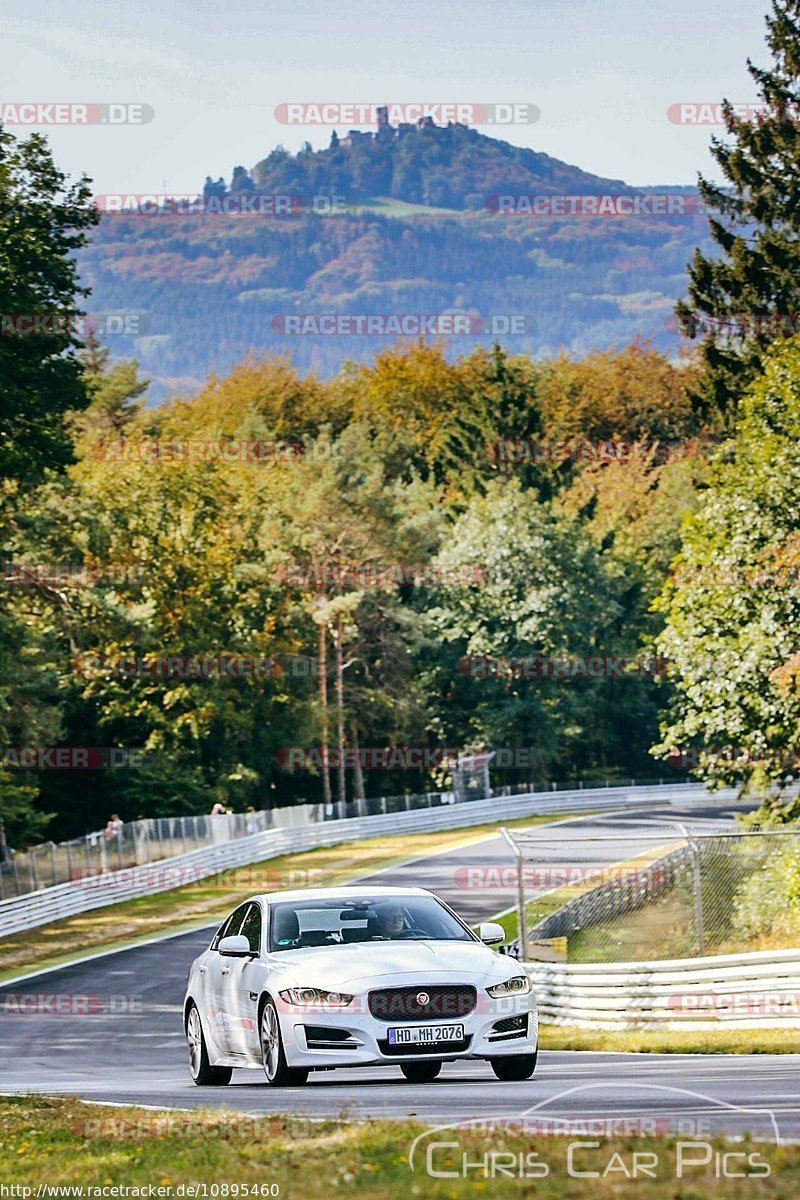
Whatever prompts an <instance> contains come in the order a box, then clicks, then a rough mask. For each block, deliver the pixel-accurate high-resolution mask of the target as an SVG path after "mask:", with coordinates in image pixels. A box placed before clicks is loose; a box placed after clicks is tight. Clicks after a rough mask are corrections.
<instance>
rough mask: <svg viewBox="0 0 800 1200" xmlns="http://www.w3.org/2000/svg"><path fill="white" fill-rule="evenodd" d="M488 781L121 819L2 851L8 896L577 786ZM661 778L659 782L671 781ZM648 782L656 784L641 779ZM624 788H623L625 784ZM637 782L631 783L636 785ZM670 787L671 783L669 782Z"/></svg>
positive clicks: (0, 871)
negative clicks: (299, 834) (260, 836)
mask: <svg viewBox="0 0 800 1200" xmlns="http://www.w3.org/2000/svg"><path fill="white" fill-rule="evenodd" d="M478 782H480V785H481V787H480V795H479V796H478V797H476V796H475V795H474V794H473V795H470V794H469V788H461V789H459V795H458V796H457V795H456V794H455V793H454V792H421V793H417V794H407V793H403V794H401V795H395V796H374V797H370V798H368V799H362V800H358V801H351V802H348V803H345V804H342V803H339V802H337V803H336V804H327V805H325V804H293V805H289V806H287V807H285V808H272V809H269V810H265V809H260V810H259V811H252V812H244V813H230V812H226V813H221V814H220V815H218V816H217V815H214V816H212V815H211V814H207V815H206V814H201V815H198V816H182V817H145V818H143V819H141V820H138V821H124V822H123V821H119V823H118V824H117V825H115V826H113V827H111V822H109V826H108V827H107V828H106V829H105V830H103V829H97V830H94V831H93V832H91V833H86V834H84V835H83V836H82V837H77V838H71V839H70V840H69V841H66V842H42V843H41V844H40V845H38V846H31V847H29V848H28V849H27V850H24V851H20V852H18V853H12V854H11V855H10V856H9V857H8V859H7V860H6V861H3V859H2V854H0V901H2V900H7V899H9V898H10V897H12V896H21V895H23V893H25V892H38V891H39V890H40V889H41V888H44V887H55V886H56V885H57V884H59V883H69V882H71V881H72V880H74V879H82V878H83V877H84V876H86V875H87V874H88V875H92V874H101V873H105V872H106V871H121V870H122V868H123V867H133V866H141V865H142V863H148V862H159V861H161V860H163V859H165V858H170V857H172V856H174V855H176V854H186V853H187V852H188V851H189V850H199V849H200V848H201V847H202V846H212V845H218V844H219V843H220V842H230V841H233V840H235V839H236V838H241V837H247V836H248V835H250V834H253V833H263V832H264V831H265V830H267V829H275V828H283V827H284V826H287V825H290V826H293V825H307V824H309V823H312V824H313V823H315V822H322V821H330V820H338V819H341V818H343V817H352V818H356V817H371V816H381V815H383V816H386V815H387V814H389V813H394V812H408V811H409V810H410V809H417V808H432V807H436V806H438V805H440V804H454V803H456V802H459V803H463V802H465V801H469V802H472V801H473V800H474V799H476V798H483V797H485V796H511V795H528V794H529V793H530V792H541V793H542V794H543V795H547V794H549V793H550V792H558V791H562V790H565V789H566V790H567V791H573V790H575V788H574V785H569V784H565V783H555V782H554V783H551V784H549V785H548V786H547V787H546V788H545V787H541V788H537V787H535V786H534V785H533V784H532V783H530V782H522V783H518V784H514V785H513V787H511V786H506V787H501V788H494V789H492V790H489V791H486V790H485V787H484V783H483V781H482V780H481V781H478ZM663 782H664V781H663V780H658V783H659V784H661V783H663ZM639 783H640V785H645V786H647V785H649V784H651V783H655V780H649V779H641V780H639ZM594 786H597V787H610V786H611V785H610V782H609V781H608V780H598V781H597V782H596V784H593V783H590V782H587V781H584V782H582V783H579V784H578V790H582V789H585V788H587V787H588V788H592V787H594ZM616 786H619V784H617V785H616ZM635 786H636V780H635V779H632V780H631V787H635ZM666 786H670V785H669V784H666Z"/></svg>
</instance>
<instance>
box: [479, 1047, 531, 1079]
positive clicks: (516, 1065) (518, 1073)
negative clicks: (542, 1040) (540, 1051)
mask: <svg viewBox="0 0 800 1200" xmlns="http://www.w3.org/2000/svg"><path fill="white" fill-rule="evenodd" d="M489 1061H490V1063H491V1064H492V1070H493V1071H494V1073H495V1075H496V1076H497V1078H498V1079H502V1080H503V1082H504V1083H521V1082H522V1080H523V1079H530V1077H531V1075H532V1074H533V1072H534V1071H535V1070H536V1054H513V1055H511V1054H510V1055H508V1057H507V1058H490V1059H489Z"/></svg>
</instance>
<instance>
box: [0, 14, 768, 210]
mask: <svg viewBox="0 0 800 1200" xmlns="http://www.w3.org/2000/svg"><path fill="white" fill-rule="evenodd" d="M3 4H4V5H5V6H6V7H5V11H6V12H7V13H9V15H7V16H6V17H4V18H2V19H0V103H2V104H3V105H8V104H17V103H22V102H27V103H41V104H45V103H53V102H70V103H73V104H81V103H92V104H117V105H121V104H125V105H127V104H139V105H149V106H150V108H151V109H152V110H153V111H154V116H153V117H152V119H151V120H149V121H148V122H147V123H146V124H128V123H125V124H119V125H116V124H115V125H109V124H86V125H67V126H52V125H44V124H42V125H36V126H25V127H22V126H11V125H9V126H8V128H9V131H10V132H12V133H15V134H17V135H19V134H22V133H24V132H28V131H29V130H30V129H33V128H36V129H39V130H41V131H42V132H46V133H47V135H48V138H49V140H50V144H51V145H52V147H53V151H54V154H55V158H56V162H57V163H58V165H59V166H60V167H61V169H62V170H65V171H67V172H68V173H69V174H70V175H72V176H73V177H75V176H78V175H80V174H81V173H82V172H85V173H86V174H87V175H89V176H90V178H91V179H92V180H93V184H94V186H93V191H95V192H98V193H117V192H126V193H128V192H169V193H175V192H190V193H191V192H196V191H197V190H198V188H200V187H201V186H202V183H203V180H204V178H205V177H206V175H212V176H214V177H217V176H220V175H222V176H224V177H225V178H226V179H229V178H230V174H231V170H232V168H233V166H234V165H237V164H242V165H244V166H245V167H248V168H249V167H252V166H253V165H254V164H255V163H256V162H258V161H259V160H260V159H261V158H263V157H264V156H265V155H266V154H267V153H268V152H269V151H270V150H271V149H272V148H273V147H274V146H275V145H277V144H279V143H280V144H282V145H284V146H285V147H286V148H287V149H288V150H292V151H295V150H297V149H298V148H299V147H300V145H301V144H302V143H303V142H304V141H306V140H308V141H309V142H311V144H312V145H313V146H314V147H319V146H324V145H327V144H328V141H329V139H330V132H331V127H330V126H329V127H321V126H305V127H300V126H294V125H293V126H287V125H285V124H281V123H280V122H279V121H278V120H276V118H275V109H276V108H277V106H278V105H281V104H288V103H298V102H299V103H311V102H316V103H323V102H326V103H332V102H341V103H344V102H354V103H355V102H361V103H370V102H372V103H382V102H391V103H401V102H423V103H428V102H440V103H443V102H451V103H486V104H497V103H509V104H514V103H519V104H521V103H528V104H533V105H536V107H537V109H539V110H540V112H541V116H540V118H539V119H538V120H537V121H536V122H535V123H532V124H514V125H509V126H507V127H504V128H503V130H502V133H501V134H499V135H500V136H502V137H504V139H505V140H507V141H509V142H512V143H514V144H515V145H519V146H528V147H530V148H531V149H534V150H538V151H544V152H546V153H548V154H550V155H552V156H554V157H556V158H560V159H563V160H564V161H566V162H569V163H573V164H575V165H576V166H579V167H581V168H583V169H584V170H587V171H591V172H594V173H595V174H598V175H602V176H605V177H610V178H613V179H623V180H625V181H626V182H627V183H629V184H632V185H639V186H645V185H651V186H652V185H657V184H668V183H670V184H692V183H694V182H695V181H696V178H697V173H698V171H701V172H702V173H703V174H705V175H706V176H707V177H709V178H712V179H716V180H719V178H720V177H719V173H718V170H717V168H716V165H715V163H714V161H713V159H712V158H711V156H710V154H709V149H708V147H709V141H710V136H711V134H713V133H714V132H717V133H719V132H721V130H720V129H719V128H716V127H714V126H712V125H707V124H706V125H700V126H691V125H685V124H676V123H674V122H671V121H670V120H669V119H668V117H667V109H668V108H669V107H670V105H674V104H686V103H690V104H691V103H701V102H709V103H712V102H713V103H716V102H719V101H720V100H721V99H722V98H723V97H727V98H729V99H730V100H732V101H734V102H748V101H752V100H754V99H755V98H756V93H755V90H754V87H753V83H752V81H751V79H750V77H749V75H748V73H747V70H746V65H745V63H746V59H747V58H748V56H749V57H751V58H752V59H753V60H754V61H755V62H756V63H757V64H759V65H766V64H768V63H769V54H768V51H767V49H766V46H765V44H764V35H765V24H764V13H765V11H766V10H767V8H768V0H704V2H703V3H699V2H698V0H668V2H667V3H661V4H653V3H651V2H650V0H499V2H498V0H492V3H479V2H478V0H434V3H433V4H430V3H422V2H421V0H403V3H402V4H398V3H389V2H388V0H342V2H341V3H338V4H337V3H332V2H331V0H293V2H292V3H290V4H287V3H285V2H279V0H192V2H187V0H127V2H126V3H123V4H116V3H114V2H113V0H42V2H41V3H39V4H37V5H36V6H35V7H33V9H32V14H33V15H32V16H31V17H23V16H20V15H17V14H18V13H20V12H21V11H22V6H15V7H16V13H14V14H13V15H11V14H10V5H9V0H0V14H2V13H3V11H4V9H3ZM348 127H349V123H340V124H337V126H336V128H337V132H338V133H339V134H343V133H346V132H347V128H348ZM362 127H366V126H362ZM481 128H482V131H483V132H485V133H489V134H491V135H493V136H498V133H499V128H498V127H497V126H482V127H481Z"/></svg>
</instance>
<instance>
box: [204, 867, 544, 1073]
mask: <svg viewBox="0 0 800 1200" xmlns="http://www.w3.org/2000/svg"><path fill="white" fill-rule="evenodd" d="M503 938H504V933H503V929H502V926H500V925H494V924H491V923H486V924H484V925H481V926H480V931H479V936H476V935H475V934H474V933H473V932H472V930H471V929H470V928H469V927H468V926H467V925H466V924H465V923H464V922H463V921H462V920H461V919H460V917H458V916H456V914H455V913H454V912H453V910H452V909H451V908H449V907H448V906H447V905H446V904H445V903H444V902H443V901H442V900H440V899H438V897H436V896H434V895H432V894H431V893H430V892H427V891H425V890H423V889H422V888H380V889H379V890H375V889H370V888H365V887H344V888H307V889H304V890H302V891H292V892H272V893H269V894H267V895H262V896H253V897H252V899H250V900H248V901H246V902H245V903H244V904H240V905H239V907H238V908H237V909H236V910H235V911H234V912H233V913H232V914H231V915H230V917H228V919H227V921H225V922H224V923H223V924H222V925H221V926H220V928H219V929H218V930H217V932H216V934H215V935H214V938H213V940H212V942H211V945H210V946H209V948H208V950H206V951H205V952H204V953H203V954H201V955H200V956H199V958H196V959H195V961H194V962H193V963H192V966H191V968H190V970H189V982H188V986H187V990H186V999H185V1002H184V1009H183V1015H184V1026H185V1030H186V1037H187V1041H188V1044H189V1065H190V1070H191V1075H192V1078H193V1080H194V1082H195V1083H197V1084H217V1085H220V1084H226V1083H228V1082H229V1081H230V1078H231V1074H232V1071H233V1068H234V1067H261V1068H263V1070H264V1072H265V1074H266V1077H267V1080H268V1082H269V1083H271V1084H273V1085H275V1086H281V1085H286V1084H303V1083H305V1082H306V1080H307V1078H308V1074H309V1072H310V1071H330V1070H332V1069H334V1068H335V1067H357V1066H365V1067H374V1066H377V1065H383V1064H386V1063H397V1064H398V1066H399V1067H400V1069H401V1071H402V1072H403V1074H404V1075H405V1077H406V1079H409V1080H412V1081H414V1082H417V1083H423V1082H427V1081H428V1080H431V1079H435V1078H436V1076H437V1075H438V1074H439V1071H440V1070H441V1067H442V1063H443V1062H451V1061H455V1060H457V1059H461V1058H481V1059H486V1060H488V1061H489V1062H490V1063H491V1065H492V1068H493V1070H494V1073H495V1075H496V1076H497V1077H498V1079H503V1080H522V1079H529V1078H530V1076H531V1075H532V1074H533V1071H534V1068H535V1066H536V1053H537V1036H538V1028H537V1018H536V1002H535V998H534V995H533V992H532V990H531V983H530V979H529V978H528V976H527V974H526V973H525V971H524V970H523V969H522V967H520V965H519V964H518V963H517V962H515V961H514V959H512V958H507V957H504V956H503V955H500V954H498V953H496V951H494V950H491V949H490V948H489V947H490V945H494V944H497V943H498V942H500V941H502V940H503Z"/></svg>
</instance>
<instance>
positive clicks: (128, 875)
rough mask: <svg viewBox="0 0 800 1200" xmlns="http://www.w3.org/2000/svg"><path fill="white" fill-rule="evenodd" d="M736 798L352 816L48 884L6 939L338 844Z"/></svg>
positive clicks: (573, 798)
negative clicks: (560, 815) (233, 870)
mask: <svg viewBox="0 0 800 1200" xmlns="http://www.w3.org/2000/svg"><path fill="white" fill-rule="evenodd" d="M715 799H716V801H717V802H718V801H719V800H720V799H730V796H728V795H723V794H721V793H717V795H716V797H712V796H709V794H708V793H707V792H706V790H705V788H704V787H703V785H702V784H693V783H684V784H676V785H667V786H660V787H659V786H653V787H634V788H630V787H628V788H624V787H620V788H593V789H588V788H585V789H580V790H576V791H563V792H557V793H543V792H532V793H529V794H527V795H524V796H505V797H497V796H495V797H492V798H491V799H489V800H470V801H467V802H465V803H462V804H446V805H441V806H440V807H438V808H429V809H416V810H414V809H412V810H411V811H410V812H396V813H389V814H387V815H386V816H383V815H379V816H372V817H351V818H347V819H342V820H336V821H325V822H324V823H322V824H318V825H304V826H300V827H298V828H294V829H291V828H284V829H269V830H267V831H266V832H264V833H257V834H253V835H252V836H250V837H243V838H239V839H237V840H236V841H233V842H227V843H223V844H222V845H219V846H207V847H203V848H202V849H200V850H191V851H189V852H188V853H186V854H178V855H175V856H174V857H173V858H165V859H162V860H161V861H160V862H158V863H157V864H153V865H151V866H150V867H142V868H132V869H130V870H122V871H112V872H108V874H106V875H101V876H96V877H94V879H89V880H75V881H73V882H71V883H62V884H57V885H56V886H55V887H49V888H42V889H41V890H40V891H38V892H29V893H26V894H25V895H23V896H16V897H13V898H12V899H10V900H4V901H2V902H0V937H7V936H8V935H9V934H12V933H19V932H20V931H22V930H25V929H33V928H35V927H36V926H38V925H45V924H48V923H49V922H50V921H58V920H61V919H63V918H64V917H73V916H75V915H76V914H77V913H82V912H88V911H89V910H90V909H95V908H102V907H104V906H106V905H108V904H116V903H117V902H118V901H120V900H132V899H135V898H136V897H138V896H149V895H154V894H155V893H157V892H165V891H169V890H170V889H171V888H174V887H178V886H180V885H181V884H182V883H188V882H191V881H193V880H195V879H203V878H205V877H206V876H208V875H215V874H216V873H217V872H219V871H224V870H227V869H229V868H232V867H243V866H247V865H248V864H250V863H256V862H264V861H266V860H267V859H271V858H278V857H279V856H280V855H282V854H292V853H296V852H298V851H302V850H311V849H313V848H314V847H316V846H333V845H336V844H337V843H338V842H349V841H354V840H357V839H359V838H366V837H376V836H379V835H380V834H390V835H391V834H400V833H418V832H424V831H426V830H436V829H460V828H464V827H468V826H470V825H481V824H484V823H489V822H501V821H508V820H514V819H515V818H517V817H527V816H534V815H537V814H539V813H548V814H550V813H552V814H557V813H563V812H592V811H600V810H610V809H615V808H628V807H638V806H640V805H648V804H658V805H664V804H670V803H672V802H680V803H684V804H685V803H687V802H689V803H692V802H697V803H700V804H705V803H714V802H715Z"/></svg>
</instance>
